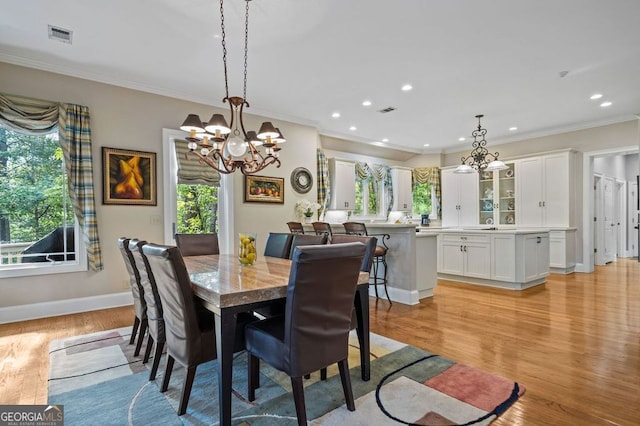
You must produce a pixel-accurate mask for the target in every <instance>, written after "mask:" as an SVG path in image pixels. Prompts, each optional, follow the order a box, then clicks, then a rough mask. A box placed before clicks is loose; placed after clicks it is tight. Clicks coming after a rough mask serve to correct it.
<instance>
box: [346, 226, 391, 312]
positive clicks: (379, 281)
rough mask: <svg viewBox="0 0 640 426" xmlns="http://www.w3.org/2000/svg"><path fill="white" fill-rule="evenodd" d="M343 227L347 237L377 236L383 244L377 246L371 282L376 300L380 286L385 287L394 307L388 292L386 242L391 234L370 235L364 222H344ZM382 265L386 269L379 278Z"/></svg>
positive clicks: (387, 248) (385, 291)
mask: <svg viewBox="0 0 640 426" xmlns="http://www.w3.org/2000/svg"><path fill="white" fill-rule="evenodd" d="M342 226H344V231H345V233H346V234H347V235H362V236H376V237H378V240H379V241H380V242H381V243H382V245H381V246H380V245H378V246H376V250H375V252H374V254H373V267H372V268H371V269H372V276H371V277H370V280H373V282H370V284H373V286H374V287H373V288H374V289H375V292H376V298H378V297H379V296H378V286H379V285H382V286H384V293H385V294H386V295H387V300H388V301H389V304H390V305H392V303H391V298H390V297H389V291H388V290H387V251H388V250H389V247H388V246H387V244H386V242H385V241H386V240H388V239H389V238H391V236H390V235H389V234H369V233H368V232H367V227H366V225H365V224H364V223H362V222H344V223H343V224H342ZM380 264H382V266H383V267H384V271H383V274H382V276H379V274H378V270H379V269H380Z"/></svg>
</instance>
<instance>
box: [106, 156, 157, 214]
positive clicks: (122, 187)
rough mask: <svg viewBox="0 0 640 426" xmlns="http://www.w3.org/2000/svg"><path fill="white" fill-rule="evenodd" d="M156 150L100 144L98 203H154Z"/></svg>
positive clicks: (140, 204) (155, 191) (150, 204)
mask: <svg viewBox="0 0 640 426" xmlns="http://www.w3.org/2000/svg"><path fill="white" fill-rule="evenodd" d="M157 191H158V189H157V186H156V153H155V152H144V151H132V150H128V149H118V148H107V147H102V204H118V205H139V206H155V205H157V204H158V201H157Z"/></svg>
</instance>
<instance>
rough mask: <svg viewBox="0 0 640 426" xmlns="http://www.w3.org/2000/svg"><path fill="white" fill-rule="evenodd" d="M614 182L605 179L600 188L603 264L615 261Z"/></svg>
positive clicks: (611, 179) (610, 179)
mask: <svg viewBox="0 0 640 426" xmlns="http://www.w3.org/2000/svg"><path fill="white" fill-rule="evenodd" d="M615 183H616V182H615V180H614V179H613V178H609V177H605V178H604V184H603V186H602V197H603V203H604V204H603V208H604V210H603V212H604V216H603V220H602V226H603V231H604V262H605V263H609V262H614V261H615V260H616V251H617V242H616V239H617V238H616V236H617V232H616V204H615Z"/></svg>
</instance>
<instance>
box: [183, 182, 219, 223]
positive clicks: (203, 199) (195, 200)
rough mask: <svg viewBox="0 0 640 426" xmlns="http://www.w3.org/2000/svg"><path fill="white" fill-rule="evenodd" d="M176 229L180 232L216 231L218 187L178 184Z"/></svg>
mask: <svg viewBox="0 0 640 426" xmlns="http://www.w3.org/2000/svg"><path fill="white" fill-rule="evenodd" d="M176 229H177V231H176V232H178V233H180V234H201V233H209V232H215V233H217V232H218V187H215V186H208V185H185V184H178V187H177V221H176Z"/></svg>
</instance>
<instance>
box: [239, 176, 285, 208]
mask: <svg viewBox="0 0 640 426" xmlns="http://www.w3.org/2000/svg"><path fill="white" fill-rule="evenodd" d="M244 201H245V203H276V204H284V178H276V177H267V176H245V177H244Z"/></svg>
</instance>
